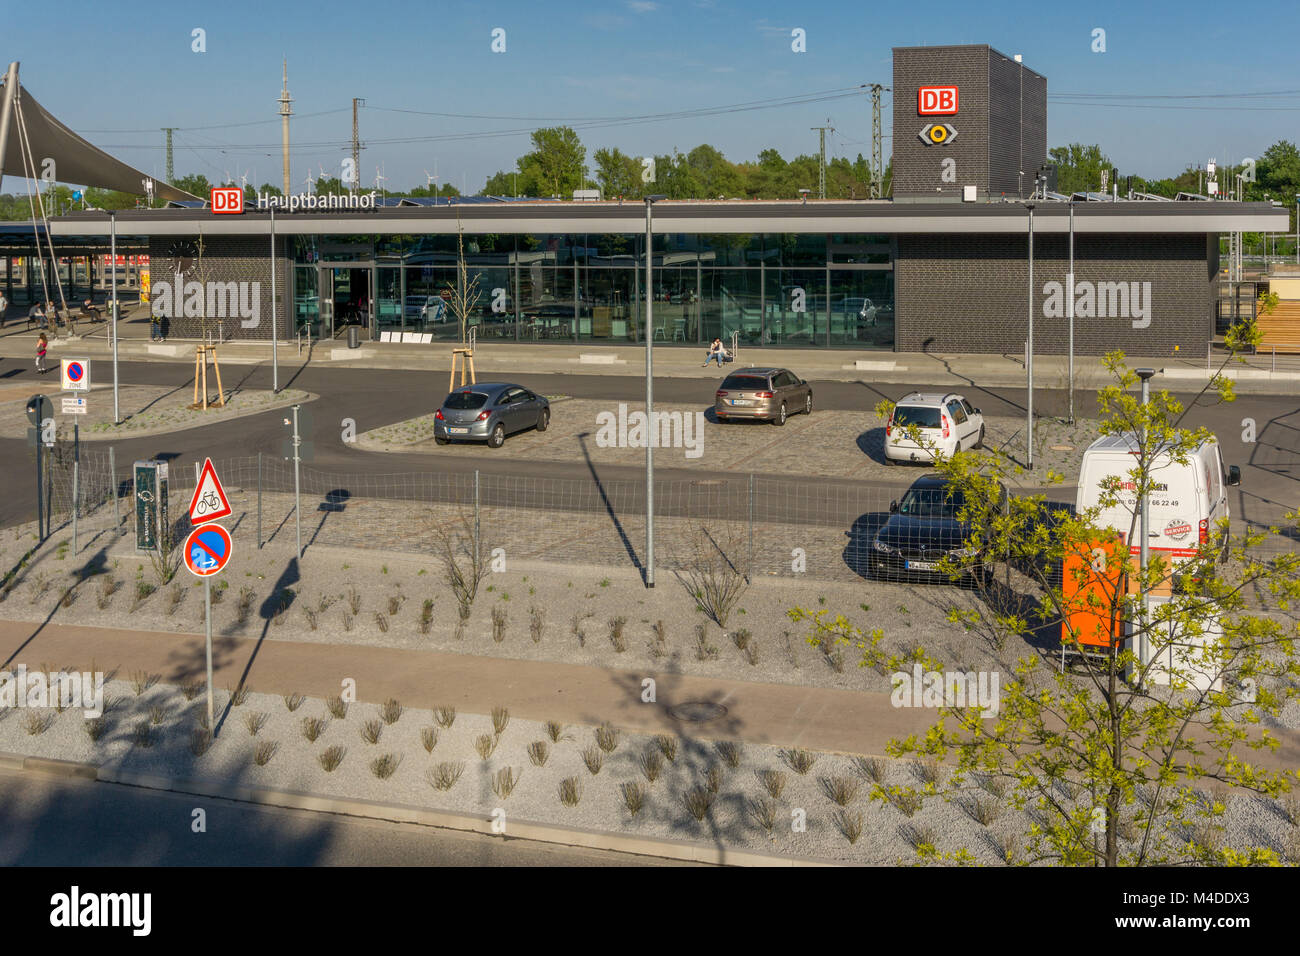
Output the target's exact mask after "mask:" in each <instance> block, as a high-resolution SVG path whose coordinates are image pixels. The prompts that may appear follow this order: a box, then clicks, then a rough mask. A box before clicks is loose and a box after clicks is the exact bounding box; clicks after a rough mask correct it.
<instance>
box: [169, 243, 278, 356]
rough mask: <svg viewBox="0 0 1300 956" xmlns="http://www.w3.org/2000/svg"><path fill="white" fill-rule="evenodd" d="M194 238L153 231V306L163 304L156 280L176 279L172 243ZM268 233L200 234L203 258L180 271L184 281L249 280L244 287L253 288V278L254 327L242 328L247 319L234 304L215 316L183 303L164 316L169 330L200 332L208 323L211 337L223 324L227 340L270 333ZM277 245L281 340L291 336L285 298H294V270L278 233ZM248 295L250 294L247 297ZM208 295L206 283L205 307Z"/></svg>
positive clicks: (177, 334) (199, 334)
mask: <svg viewBox="0 0 1300 956" xmlns="http://www.w3.org/2000/svg"><path fill="white" fill-rule="evenodd" d="M184 241H189V242H194V243H197V242H198V236H193V237H190V238H188V239H187V238H186V237H172V236H166V237H155V238H152V239H150V240H149V265H150V269H149V281H150V284H151V286H152V287H153V289H154V290H155V291H154V295H153V296H152V298H153V299H154V308H155V312H157V311H158V309H159V308H162V307H164V306H162V303H161V302H160V299H159V296H158V294H157V291H158V284H159V283H160V282H168V283H172V284H173V285H174V284H175V281H176V276H175V272H176V267H177V258H176V257H175V255H174V252H175V251H176V250H175V248H174V247H175V246H176V244H177V243H178V242H184ZM270 246H271V239H270V236H269V235H268V236H265V237H256V238H254V237H239V238H235V237H208V238H205V239H204V240H203V256H202V259H201V260H199V259H193V260H190V266H189V268H188V269H187V270H186V271H185V272H184V273H183V274H182V280H183V282H184V283H190V282H204V283H217V282H220V283H228V282H235V283H244V282H246V283H250V285H249V286H248V287H246V288H247V291H248V292H250V293H251V292H253V291H254V287H253V286H252V285H251V283H257V284H258V285H257V287H256V292H257V296H258V310H257V311H258V316H257V318H258V324H257V325H256V326H255V327H251V328H244V322H245V321H250V320H248V319H245V318H244V317H243V316H242V315H239V314H232V313H237V312H238V310H237V309H233V308H230V307H229V306H228V307H227V308H226V310H225V311H226V315H225V316H224V317H217V316H216V315H214V314H209V315H207V317H206V320H205V318H202V317H198V316H187V315H185V314H184V311H185V310H184V309H182V308H180V307H175V308H173V309H172V310H171V311H170V313H169V315H168V319H169V322H170V326H169V331H168V334H169V335H171V336H173V337H176V338H201V337H202V336H203V334H204V331H205V329H206V331H207V332H209V333H210V334H211V335H212V336H213V338H216V337H217V333H218V329H220V330H221V335H222V337H223V338H224V339H225V340H227V341H229V340H231V339H234V340H239V339H262V340H269V339H270V338H271V328H272V322H271V262H270ZM277 251H278V252H279V257H278V258H277V260H276V261H277V262H278V263H279V271H278V273H277V275H276V283H277V286H276V297H277V298H278V299H279V304H278V308H277V310H276V320H275V328H276V329H277V330H278V331H279V337H280V340H281V341H284V340H285V339H288V338H292V337H293V328H292V323H290V322H289V321H288V316H289V313H288V309H287V304H288V303H289V302H291V301H292V296H293V288H292V286H290V285H288V283H289V281H290V278H291V275H292V270H291V269H290V267H289V263H288V261H287V260H286V259H285V258H284V253H285V245H284V240H283V239H277ZM250 298H251V297H250ZM207 303H208V300H207V296H206V287H205V297H204V306H205V308H204V311H205V312H208V311H209V310H208V309H207Z"/></svg>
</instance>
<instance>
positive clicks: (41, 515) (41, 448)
mask: <svg viewBox="0 0 1300 956" xmlns="http://www.w3.org/2000/svg"><path fill="white" fill-rule="evenodd" d="M44 457H45V442H43V441H41V426H40V425H37V426H36V538H37V540H38V541H44V540H45V505H44V503H43V502H42V501H41V492H42V489H43V488H44V487H45V485H44V484H43V483H42V481H41V459H42V458H44Z"/></svg>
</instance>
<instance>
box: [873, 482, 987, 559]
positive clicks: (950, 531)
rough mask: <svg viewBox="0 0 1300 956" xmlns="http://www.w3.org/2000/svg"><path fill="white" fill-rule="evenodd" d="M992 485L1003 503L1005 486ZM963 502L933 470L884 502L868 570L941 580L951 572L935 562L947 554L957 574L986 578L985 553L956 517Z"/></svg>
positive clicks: (965, 523)
mask: <svg viewBox="0 0 1300 956" xmlns="http://www.w3.org/2000/svg"><path fill="white" fill-rule="evenodd" d="M998 487H999V489H1000V496H1001V506H1002V507H1004V508H1005V507H1006V501H1007V492H1006V488H1004V487H1002V485H1001V484H999V486H998ZM964 504H965V502H964V500H963V497H962V493H961V491H960V490H959V489H956V488H952V487H950V485H949V482H948V481H947V479H945V478H943V477H941V476H939V475H928V476H926V477H925V478H921V479H920V480H918V481H917V482H915V483H914V484H913V485H912V486H911V487H910V488H908V489H907V491H906V492H904V494H903V498H902V500H901V501H895V502H892V503H891V504H890V506H889V518H888V520H886V521H885V523H884V524H883V525H882V526H881V527H880V530H879V531H877V532H876V535H875V538H874V539H872V542H871V570H872V573H873V574H874V575H875V576H876V577H879V578H884V579H886V580H888V579H919V580H926V579H942V580H945V581H947V580H951V578H950V576H949V575H948V574H946V573H945V572H944V571H943V570H941V569H940V566H939V562H940V561H942V560H943V559H944V558H949V559H951V562H952V563H954V564H958V563H960V564H961V565H962V572H963V575H964V576H965V577H966V578H968V579H969V580H970V581H972V582H976V581H986V580H987V578H988V576H989V574H990V573H991V568H990V566H989V564H987V563H986V561H985V558H986V555H985V554H984V552H983V550H982V549H981V548H980V547H979V545H978V544H977V543H975V542H972V541H970V538H971V528H970V525H969V524H968V523H967V522H965V521H962V520H960V519H959V518H958V514H959V513H960V512H961V511H962V508H963V506H964ZM970 559H974V560H970Z"/></svg>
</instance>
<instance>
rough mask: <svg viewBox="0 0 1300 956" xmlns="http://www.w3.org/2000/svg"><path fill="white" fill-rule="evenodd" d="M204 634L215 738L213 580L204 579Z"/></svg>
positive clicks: (212, 731)
mask: <svg viewBox="0 0 1300 956" xmlns="http://www.w3.org/2000/svg"><path fill="white" fill-rule="evenodd" d="M203 632H204V637H205V641H204V643H205V644H206V645H207V652H208V731H209V732H210V733H211V734H212V735H213V736H214V737H215V736H216V731H217V727H216V725H215V724H214V723H213V722H212V578H210V577H207V578H204V579H203Z"/></svg>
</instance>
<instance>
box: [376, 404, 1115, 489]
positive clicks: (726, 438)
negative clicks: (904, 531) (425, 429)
mask: <svg viewBox="0 0 1300 956" xmlns="http://www.w3.org/2000/svg"><path fill="white" fill-rule="evenodd" d="M638 407H639V406H638V405H637V404H635V403H628V404H627V405H626V410H627V412H629V413H630V412H633V411H636V410H637V409H638ZM655 408H656V411H660V412H667V413H677V414H681V415H683V416H686V415H690V416H692V421H693V422H698V419H697V418H695V417H694V416H695V413H697V412H700V411H703V412H704V429H703V433H702V440H701V441H700V442H699V452H700V453H699V455H698V457H689V456H688V455H687V454H686V452H687V449H686V448H664V449H662V450H660V451H658V452H657V453H656V456H655V460H656V462H657V463H659V464H661V465H663V466H665V467H668V466H671V467H674V468H688V469H704V470H708V471H719V470H721V471H734V472H737V473H741V474H743V473H746V472H755V473H757V474H782V475H800V474H816V475H821V476H825V477H833V478H872V479H880V480H886V481H890V482H895V483H897V482H908V481H910V480H912V479H913V478H915V477H916V476H917V475H918V474H919V473H921V471H922V469H921V468H920V467H917V466H913V467H910V468H890V467H887V466H886V465H885V464H884V439H885V431H884V426H883V425H881V424H880V423H879V422H878V420H877V419H876V416H875V414H874V412H872V411H869V410H864V411H861V412H852V411H819V410H817V409H816V408H814V409H813V413H812V415H795V416H793V417H791V418H790V419H789V420H788V422H787V424H786V425H784V426H783V427H780V428H778V427H776V426H774V425H771V424H768V423H766V422H736V423H732V424H726V425H724V424H721V423H719V422H718V421H717V419H716V418H715V417H714V414H713V411H712V409H711V408H709V409H707V410H702V409H701V408H700V406H698V405H684V404H677V403H671V402H667V403H663V404H656V406H655ZM602 412H609V413H612V414H613V415H615V416H618V415H619V405H618V403H616V402H608V401H593V400H587V399H569V400H565V401H561V402H557V403H555V404H554V405H553V407H552V416H551V426H550V428H549V429H547V431H545V432H537V431H526V432H521V433H519V434H516V435H513V436H511V437H510V438H509V439H507V441H506V443H505V446H504V447H502V448H500V449H498V450H497V452H496V454H497V455H499V456H500V457H502V458H505V459H507V460H518V461H527V460H532V461H591V462H592V463H593V464H597V465H602V464H606V465H638V464H640V463H642V462H643V461H644V460H645V451H644V449H643V448H618V447H602V445H601V443H600V442H599V441H598V432H599V428H600V426H599V424H598V422H597V416H598V415H599V414H600V413H602ZM985 424H986V439H985V444H986V446H987V447H989V448H993V449H996V448H1004V449H1005V451H1006V453H1007V454H1008V455H1010V456H1011V457H1012V458H1013V459H1014V460H1015V461H1017V462H1023V459H1024V457H1025V421H1024V419H1020V418H1005V417H989V418H987V419H986V420H985ZM392 427H393V426H390V428H392ZM683 432H685V429H684V428H683ZM400 433H401V432H400V431H397V432H393V431H389V432H386V434H387V435H395V434H400ZM409 433H410V434H418V433H420V429H418V428H413V429H411V430H410V432H409ZM696 435H697V433H696V432H695V431H692V432H691V437H692V439H693V440H694V439H695V438H696ZM1095 437H1096V423H1095V422H1092V421H1080V422H1078V423H1076V425H1074V426H1070V425H1068V424H1065V423H1061V422H1056V421H1052V420H1044V421H1040V422H1038V423H1036V426H1035V435H1034V445H1035V455H1034V458H1035V461H1034V464H1035V471H1034V472H1033V473H1029V474H1026V475H1025V476H1023V477H1022V478H1021V479H1020V480H1019V481H1018V482H1017V484H1019V485H1020V486H1022V487H1031V486H1037V485H1041V484H1043V483H1044V477H1043V476H1045V475H1046V473H1047V471H1048V470H1049V469H1052V470H1055V471H1058V472H1061V473H1063V474H1064V475H1065V476H1066V480H1067V481H1069V480H1071V479H1073V478H1074V477H1076V476H1077V475H1078V472H1079V463H1080V461H1081V459H1082V456H1083V451H1084V449H1085V448H1086V447H1087V446H1088V444H1089V443H1090V442H1091V441H1092V439H1093V438H1095ZM358 446H359V447H361V448H365V449H367V450H372V451H387V452H403V451H404V452H420V453H422V454H432V455H439V456H443V455H445V456H448V457H450V456H454V455H465V454H467V453H472V452H473V448H474V446H469V445H460V444H453V445H437V444H435V443H434V442H433V441H432V440H431V439H422V440H416V441H410V442H407V443H402V442H401V441H396V440H394V441H389V442H380V441H379V440H377V438H376V437H375V436H374V435H373V433H368V434H367V435H362V436H359V438H358Z"/></svg>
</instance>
